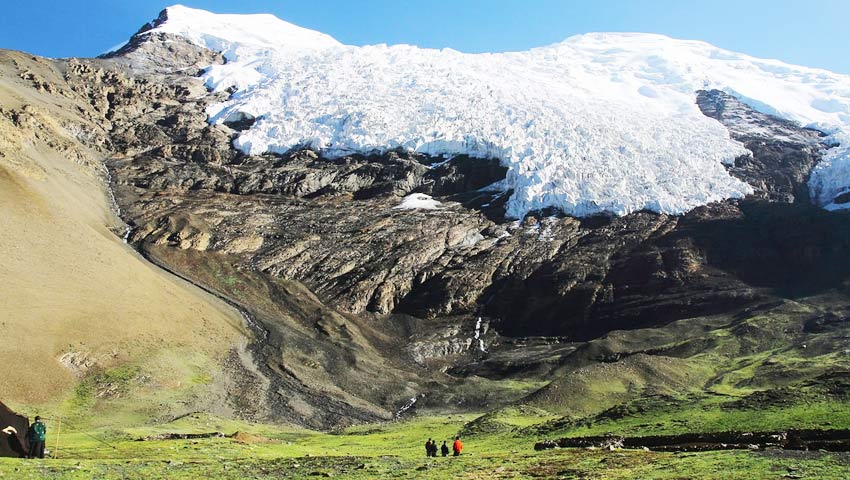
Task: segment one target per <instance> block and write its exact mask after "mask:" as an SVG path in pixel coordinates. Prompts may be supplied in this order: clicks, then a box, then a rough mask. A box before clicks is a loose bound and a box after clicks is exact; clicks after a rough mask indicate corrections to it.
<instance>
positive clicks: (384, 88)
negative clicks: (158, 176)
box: [153, 7, 850, 218]
mask: <svg viewBox="0 0 850 480" xmlns="http://www.w3.org/2000/svg"><path fill="white" fill-rule="evenodd" d="M167 17H168V19H167V20H166V21H165V23H163V24H161V25H159V26H158V27H157V28H156V29H154V30H153V31H163V32H169V33H173V34H178V35H182V36H184V37H185V38H187V39H189V40H190V41H192V42H194V43H196V44H198V45H201V46H204V47H207V48H210V49H213V50H217V51H221V52H222V53H223V54H224V56H225V58H226V59H227V63H226V64H224V65H214V66H211V67H209V68H208V69H207V70H206V73H205V75H204V78H205V80H206V82H207V85H208V86H209V87H210V88H212V89H214V90H217V91H220V90H224V89H227V88H230V87H235V88H236V90H237V91H236V93H235V94H234V95H233V96H232V97H231V98H230V99H229V100H228V101H226V102H223V103H220V104H216V105H213V106H211V107H209V109H208V112H207V113H208V114H209V120H210V122H212V123H221V122H225V121H228V120H230V119H235V118H240V116H242V117H244V116H246V115H249V116H251V117H254V118H257V119H258V121H257V122H256V123H255V124H254V125H253V126H252V127H251V128H250V129H248V130H246V131H244V132H241V134H240V135H239V137H238V138H237V139H236V140H235V142H234V145H235V146H236V148H238V149H239V150H241V151H242V152H244V153H247V154H260V153H267V152H274V153H283V152H286V151H288V150H291V149H293V148H296V147H305V146H306V147H310V148H312V149H315V150H318V151H320V152H322V154H324V155H326V156H329V157H338V156H343V155H347V154H350V153H353V152H359V153H380V152H385V151H388V150H391V149H397V148H401V149H406V150H410V151H417V152H421V153H425V154H429V155H455V154H468V155H470V156H473V157H482V158H492V157H497V158H500V159H501V161H502V162H503V164H504V165H505V166H506V167H508V174H507V178H506V180H505V181H504V182H502V184H501V185H500V186H501V187H502V188H503V189H504V191H508V190H509V189H512V190H513V194H512V196H511V198H510V199H509V201H508V203H507V214H508V215H509V216H511V217H513V218H521V217H522V216H524V214H525V213H527V212H529V211H531V210H536V209H542V208H546V207H557V208H559V209H561V210H563V211H564V212H565V213H568V214H571V215H576V216H585V215H591V214H596V213H600V212H611V213H614V214H617V215H622V214H627V213H629V212H633V211H637V210H641V209H648V210H653V211H656V212H664V213H682V212H685V211H687V210H690V209H692V208H694V207H697V206H700V205H704V204H707V203H710V202H713V201H717V200H722V199H726V198H738V197H742V196H744V195H746V194H748V193H750V192H751V191H752V188H751V187H750V186H749V185H747V184H745V183H743V182H741V181H740V180H737V179H735V178H734V177H732V176H731V175H729V174H728V173H727V171H726V170H725V168H724V166H723V164H724V163H725V164H729V163H732V162H733V161H734V159H735V158H736V157H738V156H740V155H743V154H746V153H747V152H746V150H745V149H744V147H743V146H742V145H741V144H740V143H738V142H736V141H734V140H732V139H731V138H730V137H729V133H728V132H727V130H726V129H725V128H724V127H723V126H722V125H720V124H719V123H718V122H716V121H715V120H713V119H710V118H707V117H706V116H705V115H703V114H702V113H701V112H700V110H699V108H698V107H697V105H696V104H695V92H696V91H697V90H700V89H720V90H724V91H727V92H729V93H731V94H733V95H735V96H736V97H738V98H740V99H742V100H743V101H745V102H746V103H748V104H749V105H751V106H754V107H756V108H758V109H759V110H761V111H765V112H770V113H774V114H778V115H780V116H782V117H785V118H787V119H790V120H793V121H796V122H798V123H800V124H802V125H806V126H812V127H816V128H819V129H823V130H825V131H827V132H828V133H830V134H831V135H832V140H833V141H834V142H836V143H840V144H841V146H839V147H836V148H833V149H831V150H829V152H828V154H827V157H826V158H825V160H824V162H823V163H822V164H820V165H819V166H818V168H816V169H815V171H814V172H813V174H812V177H811V181H810V188H811V193H812V195H813V197H814V198H815V199H816V200H817V201H818V202H819V203H820V204H822V205H824V206H828V205H829V204H830V203H831V202H832V200H833V199H834V198H835V196H836V195H838V194H839V193H841V192H843V191H844V189H845V187H847V186H850V138H848V132H850V76H847V75H838V74H834V73H831V72H828V71H825V70H818V69H813V68H806V67H798V66H792V65H787V64H784V63H782V62H779V61H775V60H761V59H757V58H754V57H750V56H747V55H743V54H737V53H734V52H729V51H725V50H722V49H719V48H716V47H714V46H712V45H709V44H707V43H704V42H698V41H684V40H675V39H672V38H668V37H665V36H661V35H654V34H633V33H592V34H586V35H579V36H575V37H571V38H569V39H567V40H566V41H564V42H561V43H558V44H555V45H551V46H548V47H543V48H535V49H532V50H529V51H524V52H509V53H493V54H466V53H461V52H458V51H455V50H451V49H442V50H434V49H423V48H417V47H413V46H409V45H395V46H387V45H372V46H364V47H355V46H347V45H342V44H340V43H339V42H337V41H336V40H334V39H333V38H331V37H329V36H327V35H324V34H321V33H319V32H315V31H311V30H307V29H303V28H300V27H297V26H295V25H292V24H289V23H287V22H284V21H282V20H279V19H277V18H275V17H273V16H270V15H215V14H211V13H208V12H204V11H200V10H192V9H188V8H185V7H172V8H169V9H168V10H167ZM848 205H850V204H848ZM417 208H419V207H417Z"/></svg>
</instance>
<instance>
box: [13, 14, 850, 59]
mask: <svg viewBox="0 0 850 480" xmlns="http://www.w3.org/2000/svg"><path fill="white" fill-rule="evenodd" d="M4 3H5V5H3V8H2V11H3V15H2V17H0V48H11V49H16V50H24V51H28V52H31V53H36V54H39V55H45V56H50V57H64V56H94V55H97V54H99V53H101V52H102V51H104V50H106V49H108V48H109V47H111V46H113V45H115V44H117V43H120V42H122V41H123V40H126V39H127V38H128V37H129V36H130V35H132V34H133V33H134V32H135V31H136V30H137V29H138V28H139V27H140V26H141V25H142V24H144V23H145V22H147V21H148V20H151V19H153V18H155V17H156V15H157V13H158V12H159V11H160V10H161V9H162V8H163V7H165V6H168V5H171V4H173V3H177V1H176V0H172V1H160V0H88V1H77V0H61V1H60V0H46V1H39V0H30V1H26V0H6V1H5V2H4ZM180 3H183V4H184V5H187V6H190V7H196V8H204V9H207V10H211V11H216V12H221V13H259V12H263V13H273V14H275V15H277V16H278V17H280V18H282V19H284V20H287V21H289V22H292V23H295V24H298V25H301V26H303V27H307V28H312V29H315V30H320V31H322V32H324V33H328V34H330V35H332V36H333V37H335V38H337V39H338V40H340V41H342V42H343V43H349V44H354V45H364V44H374V43H388V44H395V43H409V44H414V45H419V46H423V47H437V48H441V47H451V48H454V49H457V50H461V51H465V52H484V51H491V52H495V51H507V50H524V49H527V48H530V47H536V46H542V45H548V44H550V43H554V42H558V41H561V40H563V39H565V38H567V37H569V36H570V35H574V34H578V33H587V32H594V31H596V32H598V31H635V32H653V33H662V34H665V35H670V36H672V37H677V38H686V39H695V40H704V41H707V42H709V43H713V44H715V45H717V46H719V47H722V48H727V49H730V50H735V51H739V52H744V53H747V54H750V55H755V56H758V57H766V58H778V59H780V60H783V61H786V62H790V63H796V64H801V65H808V66H813V67H821V68H827V69H829V70H833V71H837V72H841V73H848V74H850V53H848V51H850V27H848V23H850V0H810V1H808V2H800V1H799V0H793V1H792V0H773V1H767V0H736V1H730V0H712V1H701V0H679V1H676V0H632V1H629V0H595V1H594V0H584V1H578V0H524V1H520V0H424V1H404V0H361V1H358V0H301V1H290V0H277V1H269V0H266V1H262V0H241V1H233V0H230V1H225V0H183V1H182V2H180Z"/></svg>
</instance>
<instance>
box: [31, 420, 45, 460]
mask: <svg viewBox="0 0 850 480" xmlns="http://www.w3.org/2000/svg"><path fill="white" fill-rule="evenodd" d="M27 440H28V441H29V443H30V452H29V453H30V454H29V458H35V457H38V458H44V442H45V440H47V426H46V425H45V424H44V423H43V422H42V421H41V417H39V416H36V417H35V423H33V424H32V425H30V429H29V431H28V432H27Z"/></svg>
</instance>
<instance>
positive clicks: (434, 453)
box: [428, 440, 437, 457]
mask: <svg viewBox="0 0 850 480" xmlns="http://www.w3.org/2000/svg"><path fill="white" fill-rule="evenodd" d="M428 456H430V457H436V456H437V441H436V440H432V441H431V450H429V451H428Z"/></svg>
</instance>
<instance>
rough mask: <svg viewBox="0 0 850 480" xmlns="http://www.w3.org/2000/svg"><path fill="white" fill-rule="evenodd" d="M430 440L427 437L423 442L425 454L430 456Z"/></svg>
mask: <svg viewBox="0 0 850 480" xmlns="http://www.w3.org/2000/svg"><path fill="white" fill-rule="evenodd" d="M431 442H432V440H431V439H430V438H429V439H428V441H427V442H425V456H426V457H430V456H431Z"/></svg>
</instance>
